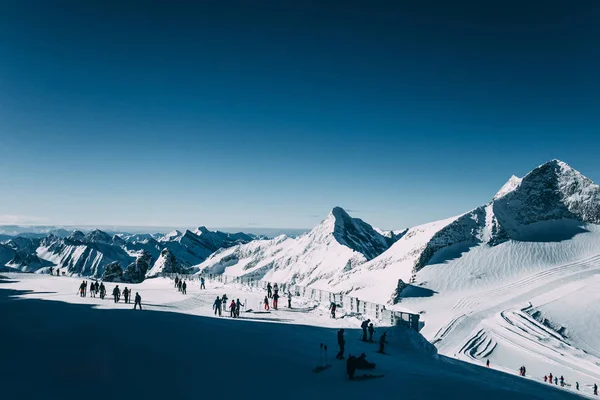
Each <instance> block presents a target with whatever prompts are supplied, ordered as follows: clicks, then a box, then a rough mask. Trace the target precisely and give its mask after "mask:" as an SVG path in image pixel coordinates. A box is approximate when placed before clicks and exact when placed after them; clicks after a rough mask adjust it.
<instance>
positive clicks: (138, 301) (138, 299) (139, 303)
mask: <svg viewBox="0 0 600 400" xmlns="http://www.w3.org/2000/svg"><path fill="white" fill-rule="evenodd" d="M137 306H140V310H141V309H142V296H140V294H139V293H138V292H135V304H134V305H133V309H134V310H135V308H136V307H137Z"/></svg>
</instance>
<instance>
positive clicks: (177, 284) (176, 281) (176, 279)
mask: <svg viewBox="0 0 600 400" xmlns="http://www.w3.org/2000/svg"><path fill="white" fill-rule="evenodd" d="M178 287H179V278H178V277H175V288H178Z"/></svg>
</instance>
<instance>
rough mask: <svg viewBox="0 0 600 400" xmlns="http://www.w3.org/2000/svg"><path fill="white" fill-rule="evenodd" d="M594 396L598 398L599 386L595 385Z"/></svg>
mask: <svg viewBox="0 0 600 400" xmlns="http://www.w3.org/2000/svg"><path fill="white" fill-rule="evenodd" d="M594 396H598V385H596V384H595V383H594Z"/></svg>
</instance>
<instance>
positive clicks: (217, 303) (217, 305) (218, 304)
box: [213, 296, 221, 317]
mask: <svg viewBox="0 0 600 400" xmlns="http://www.w3.org/2000/svg"><path fill="white" fill-rule="evenodd" d="M213 308H214V309H215V315H217V312H218V313H219V317H220V316H221V298H220V297H219V296H217V298H216V300H215V302H214V303H213Z"/></svg>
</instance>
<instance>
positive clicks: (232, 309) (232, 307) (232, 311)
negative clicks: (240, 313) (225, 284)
mask: <svg viewBox="0 0 600 400" xmlns="http://www.w3.org/2000/svg"><path fill="white" fill-rule="evenodd" d="M229 316H230V317H231V318H235V300H231V304H230V305H229Z"/></svg>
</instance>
